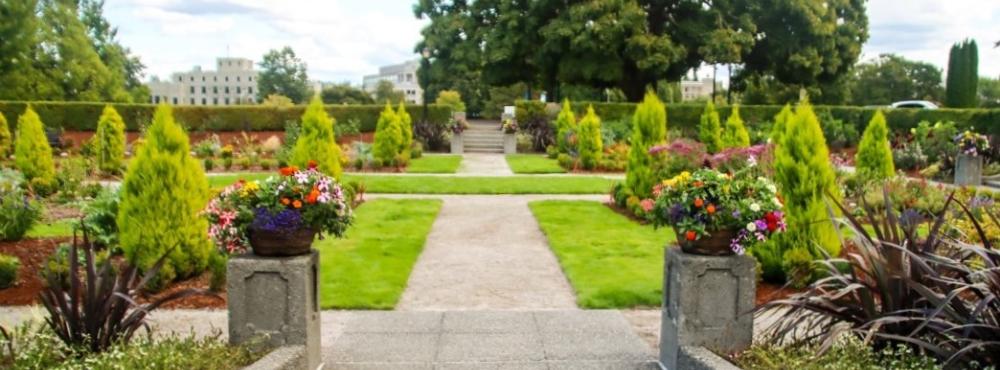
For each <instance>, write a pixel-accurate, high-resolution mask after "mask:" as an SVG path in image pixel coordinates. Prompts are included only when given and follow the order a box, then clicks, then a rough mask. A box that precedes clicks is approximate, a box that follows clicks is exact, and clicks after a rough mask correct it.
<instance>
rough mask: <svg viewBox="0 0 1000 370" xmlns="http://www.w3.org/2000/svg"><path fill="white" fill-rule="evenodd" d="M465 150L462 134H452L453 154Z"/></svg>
mask: <svg viewBox="0 0 1000 370" xmlns="http://www.w3.org/2000/svg"><path fill="white" fill-rule="evenodd" d="M464 151H465V146H464V145H462V134H452V135H451V154H462V152H464Z"/></svg>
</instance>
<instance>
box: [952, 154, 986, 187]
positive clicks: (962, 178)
mask: <svg viewBox="0 0 1000 370" xmlns="http://www.w3.org/2000/svg"><path fill="white" fill-rule="evenodd" d="M982 183H983V157H980V156H971V155H959V156H958V158H956V159H955V185H959V186H979V185H982Z"/></svg>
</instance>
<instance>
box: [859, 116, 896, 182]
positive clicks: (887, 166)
mask: <svg viewBox="0 0 1000 370" xmlns="http://www.w3.org/2000/svg"><path fill="white" fill-rule="evenodd" d="M855 163H857V169H858V174H859V175H860V176H861V178H862V179H864V180H884V179H887V178H890V177H892V176H893V175H895V174H896V168H895V165H894V164H893V162H892V148H891V147H890V146H889V127H888V126H887V124H886V122H885V115H883V114H882V111H881V110H879V111H876V112H875V115H874V116H872V120H871V121H870V122H868V127H866V128H865V133H864V135H862V136H861V143H859V144H858V153H857V154H856V155H855Z"/></svg>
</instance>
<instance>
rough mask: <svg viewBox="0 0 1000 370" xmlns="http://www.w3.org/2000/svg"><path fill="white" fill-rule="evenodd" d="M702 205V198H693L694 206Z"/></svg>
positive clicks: (703, 203) (699, 206)
mask: <svg viewBox="0 0 1000 370" xmlns="http://www.w3.org/2000/svg"><path fill="white" fill-rule="evenodd" d="M703 205H705V201H704V200H702V199H701V198H694V206H695V207H698V208H701V206H703Z"/></svg>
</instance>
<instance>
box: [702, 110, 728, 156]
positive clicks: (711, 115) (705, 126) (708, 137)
mask: <svg viewBox="0 0 1000 370" xmlns="http://www.w3.org/2000/svg"><path fill="white" fill-rule="evenodd" d="M698 141H700V142H701V143H702V144H705V150H707V151H708V152H709V153H713V154H714V153H718V152H719V151H720V150H722V149H723V147H722V123H721V122H720V121H719V112H716V111H715V104H712V101H711V100H709V101H708V103H706V104H705V112H704V113H702V114H701V122H700V123H699V124H698Z"/></svg>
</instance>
